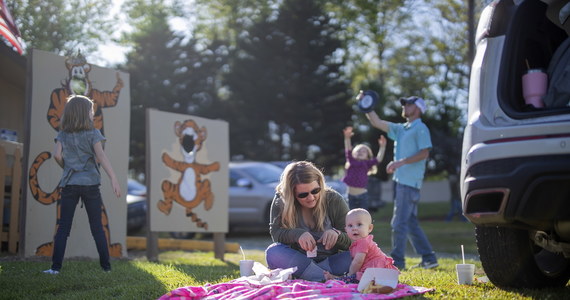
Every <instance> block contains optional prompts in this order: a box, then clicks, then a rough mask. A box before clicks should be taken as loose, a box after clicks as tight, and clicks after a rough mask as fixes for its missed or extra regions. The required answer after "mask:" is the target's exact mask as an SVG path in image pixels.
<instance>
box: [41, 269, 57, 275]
mask: <svg viewBox="0 0 570 300" xmlns="http://www.w3.org/2000/svg"><path fill="white" fill-rule="evenodd" d="M44 273H46V274H52V275H56V274H59V271H56V270H52V269H49V270H45V271H44Z"/></svg>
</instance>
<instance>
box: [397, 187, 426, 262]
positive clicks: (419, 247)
mask: <svg viewBox="0 0 570 300" xmlns="http://www.w3.org/2000/svg"><path fill="white" fill-rule="evenodd" d="M394 188H395V197H394V213H393V216H392V222H391V225H392V252H391V253H390V256H392V258H393V259H394V265H396V267H398V268H399V269H400V270H401V269H403V268H405V266H406V261H405V255H406V243H407V241H408V238H409V239H410V242H411V243H412V246H413V247H414V249H415V251H416V253H418V254H420V255H421V256H422V262H437V258H436V257H435V253H434V252H433V250H432V248H431V245H430V243H429V241H428V239H427V237H426V235H425V233H424V232H423V230H422V229H421V227H420V224H419V222H418V202H419V200H420V190H419V189H416V188H413V187H411V186H407V185H404V184H400V183H396V184H395V187H394Z"/></svg>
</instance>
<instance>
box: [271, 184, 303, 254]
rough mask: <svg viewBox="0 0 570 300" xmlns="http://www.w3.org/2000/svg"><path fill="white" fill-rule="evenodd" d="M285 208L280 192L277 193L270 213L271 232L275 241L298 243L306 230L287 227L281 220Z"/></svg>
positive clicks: (288, 243)
mask: <svg viewBox="0 0 570 300" xmlns="http://www.w3.org/2000/svg"><path fill="white" fill-rule="evenodd" d="M282 210H283V202H282V200H281V197H280V196H279V195H278V194H275V197H274V198H273V201H272V202H271V211H270V215H269V234H270V235H271V239H272V240H273V241H274V242H279V243H282V244H286V245H291V244H294V243H298V241H299V238H300V237H301V235H303V233H305V232H306V231H305V230H303V229H300V228H285V227H284V226H283V223H282V222H281V213H282Z"/></svg>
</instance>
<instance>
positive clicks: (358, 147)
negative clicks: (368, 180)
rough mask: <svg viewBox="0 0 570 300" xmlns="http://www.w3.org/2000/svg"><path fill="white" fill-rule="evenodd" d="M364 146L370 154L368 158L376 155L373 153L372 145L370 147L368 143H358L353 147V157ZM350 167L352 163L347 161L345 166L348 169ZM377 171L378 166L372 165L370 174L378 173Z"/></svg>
mask: <svg viewBox="0 0 570 300" xmlns="http://www.w3.org/2000/svg"><path fill="white" fill-rule="evenodd" d="M361 148H364V149H366V153H367V154H368V155H367V156H366V159H372V158H373V157H374V154H373V153H372V149H371V148H370V147H368V145H365V144H358V145H356V146H354V148H353V149H352V157H354V156H355V155H356V153H357V152H358V151H359V150H360V149H361ZM349 167H350V163H349V162H348V161H346V163H345V164H344V168H345V169H348V168H349ZM376 172H378V168H377V167H376V165H374V166H372V168H370V169H369V170H368V173H367V174H368V175H374V174H376Z"/></svg>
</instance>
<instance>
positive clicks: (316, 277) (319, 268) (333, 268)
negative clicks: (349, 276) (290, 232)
mask: <svg viewBox="0 0 570 300" xmlns="http://www.w3.org/2000/svg"><path fill="white" fill-rule="evenodd" d="M265 259H266V260H267V266H268V267H269V268H270V269H276V268H281V269H288V268H292V267H297V271H295V273H293V275H294V276H295V277H297V278H301V279H305V280H310V281H324V280H325V277H324V271H328V272H329V273H332V274H334V275H343V274H344V273H346V272H348V269H349V267H350V263H351V262H352V258H351V257H350V252H348V251H343V252H339V253H337V254H333V255H331V256H329V257H327V258H326V259H325V260H323V261H320V262H318V263H317V262H316V261H314V260H313V259H311V258H308V257H307V255H305V254H304V253H301V252H299V251H297V250H295V249H292V248H291V247H289V246H287V245H285V244H281V243H273V244H271V245H270V246H269V247H267V249H266V250H265Z"/></svg>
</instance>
